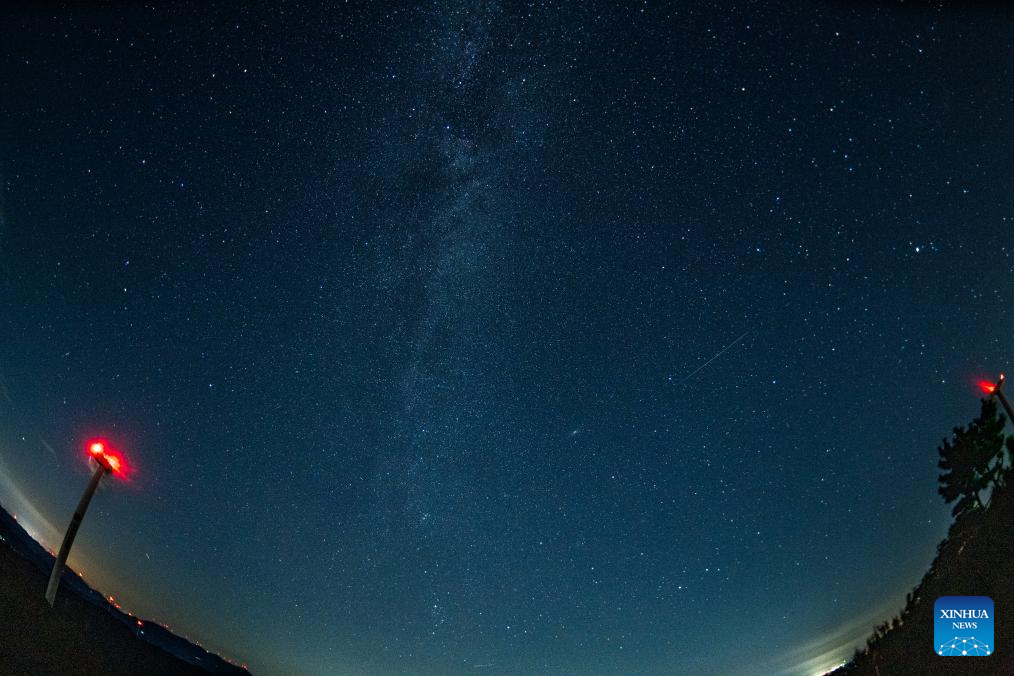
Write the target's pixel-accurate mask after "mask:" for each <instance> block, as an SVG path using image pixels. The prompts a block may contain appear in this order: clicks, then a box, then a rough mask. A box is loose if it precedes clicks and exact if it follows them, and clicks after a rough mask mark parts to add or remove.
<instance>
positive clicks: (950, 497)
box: [937, 398, 1006, 516]
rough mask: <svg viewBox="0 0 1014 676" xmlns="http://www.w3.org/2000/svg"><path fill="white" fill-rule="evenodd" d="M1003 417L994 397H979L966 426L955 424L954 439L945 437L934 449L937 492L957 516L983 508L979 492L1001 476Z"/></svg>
mask: <svg viewBox="0 0 1014 676" xmlns="http://www.w3.org/2000/svg"><path fill="white" fill-rule="evenodd" d="M1005 422H1006V419H1005V418H1004V417H1003V415H1002V414H999V413H997V409H996V402H995V401H993V399H991V398H989V399H983V400H982V411H981V412H980V413H979V417H978V418H976V419H975V420H973V421H972V422H971V423H970V424H969V425H968V427H967V428H964V427H955V428H954V438H953V440H951V441H949V440H947V439H944V441H943V444H942V445H941V446H939V447H938V448H937V452H938V453H940V462H939V463H938V465H937V466H938V467H939V468H940V469H942V470H944V473H943V474H941V475H940V478H939V480H940V488H939V489H938V492H939V493H940V495H942V496H943V498H944V501H945V502H946V503H947V504H950V503H952V502H954V501H955V500H957V504H956V505H954V510H953V512H952V513H953V515H954V516H957V515H959V514H961V513H963V512H966V511H968V510H969V509H971V508H973V507H975V508H978V509H982V508H983V504H982V500H981V499H980V497H979V494H980V493H981V492H982V491H984V490H986V489H987V488H990V487H991V486H997V485H1000V484H1001V483H1002V481H1003V478H1004V469H1005V468H1004V433H1003V426H1004V423H1005Z"/></svg>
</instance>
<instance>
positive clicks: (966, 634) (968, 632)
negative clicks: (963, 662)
mask: <svg viewBox="0 0 1014 676" xmlns="http://www.w3.org/2000/svg"><path fill="white" fill-rule="evenodd" d="M933 644H934V645H933V652H935V653H936V654H937V655H943V656H945V657H951V656H957V657H985V656H986V655H992V654H993V651H994V650H996V646H995V645H993V599H991V598H989V597H988V596H941V597H940V598H938V599H937V602H936V603H934V604H933Z"/></svg>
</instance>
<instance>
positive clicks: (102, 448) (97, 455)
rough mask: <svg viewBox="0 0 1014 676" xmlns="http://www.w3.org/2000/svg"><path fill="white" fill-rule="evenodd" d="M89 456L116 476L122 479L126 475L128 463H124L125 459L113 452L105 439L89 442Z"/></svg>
mask: <svg viewBox="0 0 1014 676" xmlns="http://www.w3.org/2000/svg"><path fill="white" fill-rule="evenodd" d="M88 454H89V455H91V456H92V457H93V458H94V459H95V462H97V463H99V464H100V465H102V466H103V467H105V468H106V469H107V470H108V471H110V472H112V473H113V474H115V475H116V476H118V477H121V478H122V477H123V476H124V474H125V473H126V463H125V462H124V461H123V457H122V456H120V455H119V454H118V453H115V452H113V451H111V450H110V448H109V444H108V442H106V440H105V439H93V440H92V441H89V442H88Z"/></svg>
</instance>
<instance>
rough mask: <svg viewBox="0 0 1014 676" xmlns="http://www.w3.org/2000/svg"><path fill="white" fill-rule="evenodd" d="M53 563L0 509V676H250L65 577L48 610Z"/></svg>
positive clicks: (76, 578) (77, 580)
mask: <svg viewBox="0 0 1014 676" xmlns="http://www.w3.org/2000/svg"><path fill="white" fill-rule="evenodd" d="M52 567H53V555H52V554H50V553H49V552H47V551H46V550H45V549H43V547H42V546H41V545H39V543H37V542H36V541H35V540H33V539H32V538H31V537H30V536H29V535H28V533H26V532H25V531H24V529H23V528H21V526H20V524H18V523H17V520H16V519H15V518H13V517H12V516H11V515H10V514H9V513H8V512H6V511H5V510H4V509H3V508H0V673H2V674H148V675H152V676H154V675H156V674H167V675H169V674H172V675H174V676H175V675H179V676H184V675H187V674H203V675H205V676H207V674H209V673H212V674H221V675H222V676H249V673H248V672H247V671H246V670H245V669H242V668H240V667H237V666H235V665H232V664H229V663H228V662H226V661H224V660H223V659H222V658H220V657H218V656H217V655H213V654H211V653H208V652H206V651H205V650H204V649H203V648H200V647H199V646H195V645H193V644H192V643H190V642H189V641H187V640H186V639H183V638H181V637H179V636H176V635H175V634H173V633H172V632H170V631H168V630H167V629H165V628H164V627H161V626H159V625H158V624H156V623H152V622H145V621H143V620H139V619H138V618H135V617H132V616H129V615H127V614H126V613H123V612H121V611H120V610H119V609H117V608H116V607H114V606H113V605H111V604H110V603H109V602H108V601H107V600H106V599H105V598H104V597H103V596H102V594H100V593H99V592H97V591H95V590H94V589H92V588H91V587H89V586H88V585H87V584H86V583H85V581H84V580H83V579H82V578H80V577H79V576H78V575H77V574H76V573H74V572H73V571H71V570H69V569H68V570H65V571H64V575H63V578H62V582H61V585H60V592H59V593H58V594H57V597H56V604H55V607H53V608H50V607H49V604H48V603H47V602H46V599H45V597H44V595H43V592H44V591H45V589H46V583H47V581H48V578H49V571H50V570H52Z"/></svg>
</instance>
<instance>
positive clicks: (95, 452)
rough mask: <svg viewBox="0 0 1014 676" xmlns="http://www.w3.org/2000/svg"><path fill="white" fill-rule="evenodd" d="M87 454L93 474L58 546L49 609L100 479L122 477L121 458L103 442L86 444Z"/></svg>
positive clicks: (50, 586) (49, 593) (49, 589)
mask: <svg viewBox="0 0 1014 676" xmlns="http://www.w3.org/2000/svg"><path fill="white" fill-rule="evenodd" d="M88 454H89V455H90V456H91V458H92V460H94V461H95V473H94V474H92V478H91V481H89V482H88V487H87V488H85V492H84V495H82V496H81V501H80V502H78V503H77V509H76V510H74V516H73V517H71V519H70V525H69V526H67V533H66V535H64V536H63V544H61V545H60V553H59V554H57V556H56V563H54V564H53V572H52V574H51V575H50V576H49V584H48V585H47V586H46V601H48V602H49V605H50V607H52V606H53V603H54V602H55V601H56V590H57V588H59V586H60V578H61V577H62V576H63V569H64V568H65V567H66V565H67V556H68V555H70V547H71V545H73V544H74V538H75V536H77V529H78V528H80V527H81V521H82V520H83V519H84V515H85V512H86V511H87V510H88V504H89V503H90V502H91V501H92V496H93V495H95V489H97V488H98V487H99V482H100V481H102V477H104V476H105V475H106V474H115V475H117V476H122V475H123V468H124V463H123V458H121V457H120V456H119V455H117V454H116V453H114V452H112V451H110V450H109V449H108V448H107V444H106V442H105V441H102V440H100V439H96V440H94V441H91V442H89V443H88Z"/></svg>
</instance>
